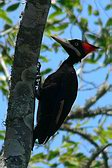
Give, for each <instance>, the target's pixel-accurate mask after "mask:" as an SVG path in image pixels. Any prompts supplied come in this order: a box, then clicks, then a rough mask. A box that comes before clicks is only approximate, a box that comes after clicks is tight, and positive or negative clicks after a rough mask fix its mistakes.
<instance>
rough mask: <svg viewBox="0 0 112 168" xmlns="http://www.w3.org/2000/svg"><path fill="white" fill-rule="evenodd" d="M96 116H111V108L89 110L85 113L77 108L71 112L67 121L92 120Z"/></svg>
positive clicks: (82, 109)
mask: <svg viewBox="0 0 112 168" xmlns="http://www.w3.org/2000/svg"><path fill="white" fill-rule="evenodd" d="M98 115H106V116H112V106H109V107H101V108H96V109H94V110H91V109H89V110H87V111H85V109H84V108H80V107H79V108H76V109H75V112H74V111H72V112H71V114H70V116H68V118H67V120H70V119H84V118H92V117H95V116H98Z"/></svg>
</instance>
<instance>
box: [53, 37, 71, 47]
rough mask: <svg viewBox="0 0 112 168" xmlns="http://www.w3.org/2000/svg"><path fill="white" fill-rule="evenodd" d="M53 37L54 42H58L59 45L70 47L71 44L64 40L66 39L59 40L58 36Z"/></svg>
mask: <svg viewBox="0 0 112 168" xmlns="http://www.w3.org/2000/svg"><path fill="white" fill-rule="evenodd" d="M51 37H52V38H53V39H54V40H56V41H57V42H58V43H60V44H61V45H64V46H68V44H69V42H68V41H66V40H64V39H61V38H59V37H57V36H54V35H52V36H51Z"/></svg>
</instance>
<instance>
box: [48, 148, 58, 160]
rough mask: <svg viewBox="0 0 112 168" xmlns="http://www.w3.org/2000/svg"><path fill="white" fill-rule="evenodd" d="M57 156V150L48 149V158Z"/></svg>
mask: <svg viewBox="0 0 112 168" xmlns="http://www.w3.org/2000/svg"><path fill="white" fill-rule="evenodd" d="M57 156H59V151H58V150H55V151H50V152H49V156H48V160H52V159H54V158H56V157H57Z"/></svg>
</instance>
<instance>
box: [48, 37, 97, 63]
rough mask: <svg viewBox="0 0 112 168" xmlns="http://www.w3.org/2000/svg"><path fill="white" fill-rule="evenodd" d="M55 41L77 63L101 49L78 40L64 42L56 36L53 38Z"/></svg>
mask: <svg viewBox="0 0 112 168" xmlns="http://www.w3.org/2000/svg"><path fill="white" fill-rule="evenodd" d="M51 37H52V38H53V39H54V40H56V41H57V42H58V43H60V44H61V45H62V47H63V48H64V49H65V50H66V52H67V53H68V55H69V56H70V57H72V59H74V60H75V63H77V62H81V60H82V59H83V58H84V57H85V56H86V55H87V54H89V53H91V52H93V51H95V50H96V49H98V48H99V47H96V46H94V45H92V44H89V43H88V42H86V41H81V40H78V39H73V40H63V39H61V38H59V37H56V36H51Z"/></svg>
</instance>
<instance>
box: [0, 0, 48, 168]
mask: <svg viewBox="0 0 112 168" xmlns="http://www.w3.org/2000/svg"><path fill="white" fill-rule="evenodd" d="M49 8H50V0H27V4H26V7H25V12H24V14H23V18H22V21H21V23H20V29H19V33H18V35H17V42H16V48H15V55H14V63H13V67H12V73H11V88H10V98H9V103H8V113H7V119H6V137H5V142H4V149H3V152H2V156H1V161H0V167H1V168H4V167H6V168H7V167H8V168H26V167H27V166H28V162H29V159H30V154H31V146H32V130H33V119H34V104H35V97H34V82H35V75H36V64H37V60H38V57H39V53H40V46H41V41H42V36H43V31H44V28H45V23H46V19H47V15H48V11H49Z"/></svg>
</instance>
